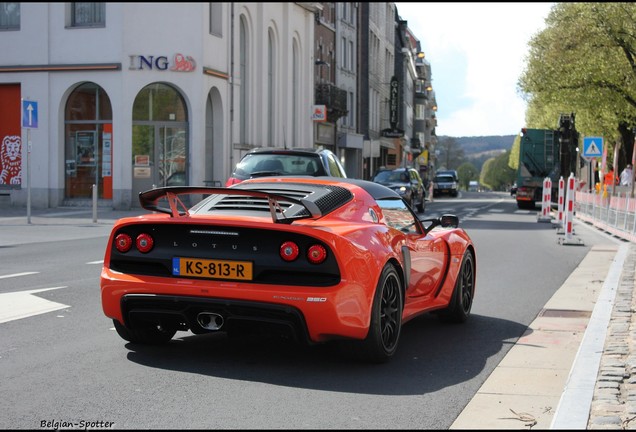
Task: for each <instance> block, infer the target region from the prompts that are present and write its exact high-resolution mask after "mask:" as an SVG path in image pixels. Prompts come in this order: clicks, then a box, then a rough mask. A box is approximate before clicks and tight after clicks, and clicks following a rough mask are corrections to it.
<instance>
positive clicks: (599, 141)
mask: <svg viewBox="0 0 636 432" xmlns="http://www.w3.org/2000/svg"><path fill="white" fill-rule="evenodd" d="M602 155H603V137H585V138H583V157H601V156H602Z"/></svg>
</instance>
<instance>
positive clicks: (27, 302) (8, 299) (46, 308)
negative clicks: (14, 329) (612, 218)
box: [0, 286, 70, 323]
mask: <svg viewBox="0 0 636 432" xmlns="http://www.w3.org/2000/svg"><path fill="white" fill-rule="evenodd" d="M60 288H68V287H66V286H59V287H52V288H41V289H35V290H29V291H18V292H12V293H4V294H0V323H5V322H8V321H14V320H17V319H21V318H27V317H30V316H33V315H39V314H43V313H47V312H53V311H56V310H59V309H64V308H67V307H70V306H68V305H65V304H62V303H57V302H53V301H50V300H45V299H43V298H41V297H37V296H34V295H32V294H37V293H41V292H44V291H51V290H56V289H60Z"/></svg>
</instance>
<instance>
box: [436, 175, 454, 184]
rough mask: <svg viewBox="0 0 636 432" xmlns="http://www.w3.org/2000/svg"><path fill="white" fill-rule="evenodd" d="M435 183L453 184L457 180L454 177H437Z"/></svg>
mask: <svg viewBox="0 0 636 432" xmlns="http://www.w3.org/2000/svg"><path fill="white" fill-rule="evenodd" d="M433 181H434V182H435V183H452V182H453V181H455V180H454V179H453V176H449V175H441V176H435V180H433Z"/></svg>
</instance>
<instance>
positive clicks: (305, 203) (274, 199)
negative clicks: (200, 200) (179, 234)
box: [139, 186, 322, 223]
mask: <svg viewBox="0 0 636 432" xmlns="http://www.w3.org/2000/svg"><path fill="white" fill-rule="evenodd" d="M195 194H201V195H240V196H246V197H253V198H262V199H266V200H267V202H268V204H269V212H270V214H271V216H272V221H273V222H274V223H292V222H293V221H294V220H295V219H300V218H288V217H285V215H284V209H283V208H282V206H281V205H280V204H279V201H284V202H289V203H292V204H298V205H300V206H302V207H304V208H305V209H306V210H307V211H308V212H309V214H311V216H312V217H314V218H319V217H321V216H322V212H321V211H320V209H319V208H318V206H317V205H316V203H314V202H313V201H309V200H306V199H304V198H301V199H298V198H293V197H290V196H287V195H281V194H275V193H271V192H265V191H262V190H258V189H239V188H225V187H205V186H168V187H162V188H156V189H150V190H147V191H145V192H140V193H139V203H140V204H141V206H142V207H143V208H144V209H146V210H150V211H156V212H160V213H167V214H169V215H170V216H171V217H178V216H189V215H190V212H189V211H188V207H187V206H186V205H185V204H184V203H183V202H182V201H181V200H180V199H179V195H195ZM162 199H165V200H166V201H167V202H168V205H169V208H168V207H160V205H159V202H160V201H161V200H162Z"/></svg>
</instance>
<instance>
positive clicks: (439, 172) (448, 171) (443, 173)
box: [435, 170, 459, 183]
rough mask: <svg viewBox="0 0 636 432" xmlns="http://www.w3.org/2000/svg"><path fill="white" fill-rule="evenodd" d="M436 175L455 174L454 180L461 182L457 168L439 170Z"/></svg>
mask: <svg viewBox="0 0 636 432" xmlns="http://www.w3.org/2000/svg"><path fill="white" fill-rule="evenodd" d="M435 175H450V176H453V180H455V181H456V182H457V183H459V175H458V174H457V170H438V171H437V172H436V173H435Z"/></svg>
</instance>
